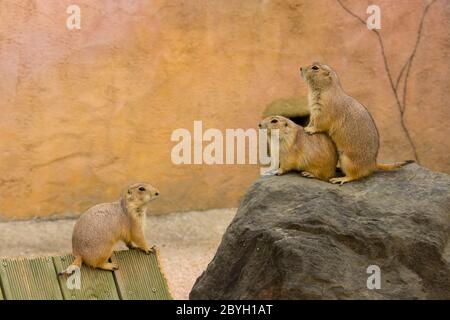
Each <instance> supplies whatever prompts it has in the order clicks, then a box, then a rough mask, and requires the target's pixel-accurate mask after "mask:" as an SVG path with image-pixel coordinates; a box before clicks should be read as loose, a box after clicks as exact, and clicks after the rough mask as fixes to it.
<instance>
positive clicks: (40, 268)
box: [0, 250, 172, 300]
mask: <svg viewBox="0 0 450 320" xmlns="http://www.w3.org/2000/svg"><path fill="white" fill-rule="evenodd" d="M73 259H74V258H73V256H72V255H70V254H68V255H62V256H53V257H35V258H18V259H9V258H0V300H2V299H6V300H39V299H47V300H53V299H65V300H89V299H90V300H92V299H95V300H117V299H124V300H137V299H149V300H160V299H172V296H171V294H170V290H169V287H168V285H167V280H166V278H165V277H164V274H163V273H162V271H161V268H160V263H159V259H158V254H157V252H156V253H152V254H150V255H146V254H144V253H143V252H140V251H138V250H123V251H116V252H115V253H114V254H113V257H112V259H113V261H115V262H117V264H118V265H119V270H117V271H114V272H110V271H104V270H98V269H93V268H90V267H88V266H86V265H83V266H82V268H81V277H80V280H81V281H80V284H81V288H80V289H79V290H78V289H69V288H68V286H67V280H68V276H67V275H62V276H58V272H60V271H62V270H64V269H65V268H66V267H67V266H69V265H70V264H71V263H72V261H73Z"/></svg>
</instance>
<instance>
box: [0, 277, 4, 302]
mask: <svg viewBox="0 0 450 320" xmlns="http://www.w3.org/2000/svg"><path fill="white" fill-rule="evenodd" d="M2 290H3V287H2V278H1V277H0V300H4V298H3V291H2Z"/></svg>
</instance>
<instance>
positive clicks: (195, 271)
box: [0, 209, 236, 299]
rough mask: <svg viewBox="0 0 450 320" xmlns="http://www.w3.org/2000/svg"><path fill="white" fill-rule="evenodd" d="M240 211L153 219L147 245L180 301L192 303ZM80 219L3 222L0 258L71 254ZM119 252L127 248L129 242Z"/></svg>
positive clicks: (188, 213)
mask: <svg viewBox="0 0 450 320" xmlns="http://www.w3.org/2000/svg"><path fill="white" fill-rule="evenodd" d="M235 213H236V209H216V210H209V211H202V212H197V211H196V212H186V213H173V214H169V215H164V216H149V217H147V232H146V236H147V241H148V242H149V244H151V245H153V244H155V245H156V246H157V247H158V248H159V250H160V256H161V263H162V266H163V270H164V272H165V274H166V276H167V278H168V281H169V286H170V288H171V291H172V294H173V296H174V298H175V299H187V298H188V296H189V292H190V290H191V288H192V286H193V284H194V282H195V280H196V279H197V277H198V276H199V275H200V274H201V273H202V271H203V270H205V268H206V267H207V265H208V263H209V262H210V261H211V259H212V258H213V256H214V254H215V252H216V249H217V247H218V245H219V244H220V241H221V239H222V235H223V233H224V232H225V229H226V228H227V226H228V225H229V223H230V222H231V220H232V218H233V217H234V215H235ZM75 221H76V220H74V219H62V220H53V221H22V222H1V223H0V256H3V257H5V256H8V257H18V256H29V255H47V254H57V253H66V252H70V251H71V235H72V228H73V226H74V224H75ZM117 248H125V247H124V246H123V244H120V245H118V246H117Z"/></svg>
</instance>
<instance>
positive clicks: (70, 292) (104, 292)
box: [53, 254, 119, 300]
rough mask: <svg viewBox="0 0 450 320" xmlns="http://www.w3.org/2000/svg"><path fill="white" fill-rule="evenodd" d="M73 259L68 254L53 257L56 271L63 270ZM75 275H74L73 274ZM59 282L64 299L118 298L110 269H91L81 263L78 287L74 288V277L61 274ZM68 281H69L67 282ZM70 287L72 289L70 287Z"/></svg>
mask: <svg viewBox="0 0 450 320" xmlns="http://www.w3.org/2000/svg"><path fill="white" fill-rule="evenodd" d="M73 260H74V257H73V256H72V255H71V254H69V255H65V256H59V257H53V261H54V263H55V268H56V271H57V272H61V271H63V270H65V269H66V268H67V267H68V266H69V265H70V264H71V263H72V262H73ZM74 276H75V275H74ZM58 278H59V284H60V286H61V291H62V294H63V297H64V299H65V300H118V299H119V294H118V293H117V289H116V285H115V281H114V275H113V273H112V272H111V271H105V270H98V269H93V268H91V267H89V266H86V265H83V266H82V267H81V273H80V281H79V284H80V289H77V288H74V284H75V283H76V282H75V278H73V277H71V276H68V275H61V276H59V277H58ZM68 282H69V283H68ZM70 288H72V289H70Z"/></svg>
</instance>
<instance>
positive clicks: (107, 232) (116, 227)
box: [60, 183, 159, 274]
mask: <svg viewBox="0 0 450 320" xmlns="http://www.w3.org/2000/svg"><path fill="white" fill-rule="evenodd" d="M158 195H159V191H158V190H157V189H156V188H154V187H152V186H151V185H150V184H147V183H136V184H133V185H131V186H129V187H128V188H127V190H125V192H124V193H123V195H122V197H121V199H120V200H119V201H116V202H111V203H102V204H98V205H95V206H93V207H91V208H90V209H88V210H87V211H86V212H85V213H83V215H82V216H81V217H80V219H79V220H78V221H77V223H76V224H75V227H74V229H73V234H72V250H73V255H74V256H75V261H74V262H73V263H72V265H70V266H69V267H68V268H67V269H66V270H64V271H62V272H61V273H60V274H64V273H67V274H72V273H73V272H74V271H75V269H76V268H80V267H81V264H82V263H83V262H84V263H86V264H87V265H90V266H91V267H94V268H99V269H104V270H110V271H112V270H116V269H118V267H117V265H116V264H115V263H112V262H109V261H108V260H109V258H110V257H111V255H112V253H113V248H114V245H115V244H116V243H117V242H118V241H120V240H122V241H123V242H125V244H126V245H127V247H128V248H130V249H132V248H137V249H140V250H142V251H144V252H145V253H147V254H149V253H150V252H151V251H152V248H149V246H148V244H147V242H146V241H145V235H144V228H145V217H146V212H147V205H148V204H149V202H150V201H152V200H154V199H155V198H156V197H157V196H158ZM133 243H134V244H135V245H136V246H135V245H134V244H133Z"/></svg>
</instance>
